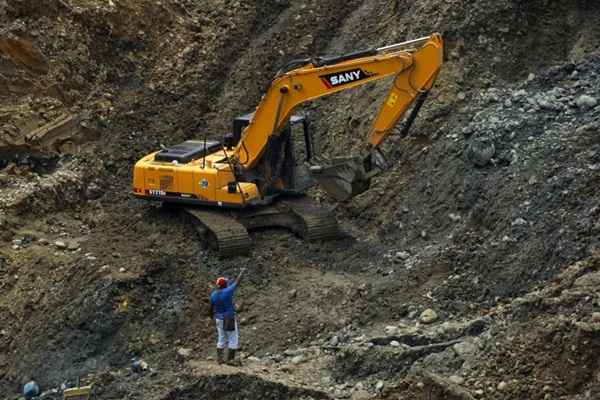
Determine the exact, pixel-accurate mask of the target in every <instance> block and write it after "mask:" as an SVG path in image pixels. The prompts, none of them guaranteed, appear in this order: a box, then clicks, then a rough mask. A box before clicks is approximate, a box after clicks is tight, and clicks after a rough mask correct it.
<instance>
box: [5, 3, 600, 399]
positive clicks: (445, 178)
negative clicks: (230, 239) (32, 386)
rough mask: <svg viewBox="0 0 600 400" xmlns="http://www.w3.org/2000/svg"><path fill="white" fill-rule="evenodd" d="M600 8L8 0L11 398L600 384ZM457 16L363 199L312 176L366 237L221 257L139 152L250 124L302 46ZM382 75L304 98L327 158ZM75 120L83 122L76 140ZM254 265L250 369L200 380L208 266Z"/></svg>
mask: <svg viewBox="0 0 600 400" xmlns="http://www.w3.org/2000/svg"><path fill="white" fill-rule="evenodd" d="M599 18H600V6H598V5H597V4H596V2H594V1H589V0H577V1H572V2H550V1H544V0H533V1H528V2H525V3H523V2H513V1H505V0H501V1H491V0H477V1H474V2H470V3H469V4H463V3H461V2H456V1H450V2H448V1H441V0H425V1H420V2H417V3H415V2H409V1H404V0H397V1H388V0H381V1H359V0H352V1H349V2H346V3H344V4H343V6H341V5H340V2H337V1H333V0H326V1H314V0H308V1H303V2H291V1H285V0H283V1H246V0H243V1H237V2H231V3H230V4H229V3H228V5H227V6H226V7H224V6H223V4H222V2H221V1H217V0H208V1H202V2H200V1H195V0H168V1H160V2H158V1H156V2H148V1H142V0H119V1H117V0H114V1H95V0H52V1H49V2H47V4H45V6H44V7H40V6H39V2H38V1H34V0H11V1H6V0H4V1H3V0H0V26H2V28H0V186H1V187H2V189H1V191H0V228H1V231H0V397H1V398H7V399H14V398H16V397H17V396H18V393H19V388H20V387H21V385H22V384H23V383H24V382H26V381H27V380H28V379H30V378H31V377H32V376H33V377H35V379H36V380H37V381H38V382H40V384H41V385H42V388H43V389H49V388H56V387H59V386H60V384H61V383H62V382H63V381H64V380H74V379H76V378H77V377H78V376H80V377H83V378H85V379H87V380H89V381H93V382H95V383H96V385H97V387H98V390H99V394H100V397H99V398H100V399H115V398H138V397H140V393H142V392H143V393H145V396H146V397H145V398H149V399H175V398H182V399H196V398H198V399H204V398H216V397H223V398H227V399H242V398H284V399H302V398H306V399H308V398H315V399H321V398H323V399H324V398H353V399H354V398H356V399H368V398H373V397H379V398H383V399H390V400H391V399H397V398H416V399H472V398H489V399H515V398H523V399H525V398H531V399H537V398H540V399H543V398H544V397H548V396H549V398H565V399H584V398H594V397H595V396H596V397H597V395H598V393H599V391H600V389H599V388H600V386H599V385H598V383H597V379H596V376H597V375H598V373H599V366H598V363H597V362H596V361H595V359H594V357H593V354H595V353H594V349H596V348H597V347H598V343H597V342H598V334H597V333H598V331H599V330H598V318H600V317H599V316H598V315H597V312H598V310H599V307H600V305H599V303H598V301H597V298H598V296H599V295H600V294H599V293H598V289H597V288H598V285H597V283H598V279H597V276H596V274H597V270H598V260H597V257H598V256H597V254H598V251H599V250H600V242H599V241H598V237H600V236H599V235H598V233H600V230H599V229H600V228H599V225H598V223H597V219H598V216H599V215H600V211H599V210H600V196H599V195H598V191H597V187H598V184H599V183H600V182H599V176H600V175H599V174H598V170H599V169H600V147H599V146H600V143H599V141H598V137H600V136H599V132H600V123H599V121H600V107H599V106H598V101H600V56H599V55H598V50H599V45H600V28H599V26H598V24H597V21H598V19H599ZM435 31H439V32H441V33H442V34H443V36H444V38H445V44H446V61H445V65H444V68H443V70H442V73H441V75H440V78H439V81H438V83H437V84H436V85H435V87H434V88H433V90H432V92H431V95H430V97H429V99H428V101H427V103H426V104H425V106H424V107H423V109H422V111H421V113H420V114H419V117H418V119H417V120H416V122H415V125H414V126H413V128H412V135H410V136H409V137H408V138H406V139H400V138H397V137H395V136H393V137H392V138H390V140H389V141H387V142H386V143H385V145H384V146H383V149H384V150H385V151H386V152H388V153H389V154H390V156H391V157H390V160H391V161H392V162H393V167H392V168H391V169H390V170H389V171H386V172H385V173H384V174H381V175H380V176H378V177H376V178H374V179H373V180H372V182H371V188H370V189H369V190H368V191H366V192H365V193H363V194H361V195H360V196H358V197H357V198H355V199H353V200H351V201H348V202H346V203H344V204H342V205H339V204H337V203H336V202H335V201H333V199H332V198H331V197H329V196H327V195H326V194H325V193H323V192H322V191H319V190H312V191H311V192H310V195H311V196H312V197H313V198H315V199H316V201H317V202H320V203H322V204H323V205H324V206H326V207H331V208H334V209H335V213H336V215H337V218H338V220H339V222H340V225H341V226H342V228H343V230H344V231H345V232H346V233H347V237H346V238H344V239H343V240H340V241H332V242H329V241H328V242H304V241H301V240H300V239H298V238H296V237H294V236H293V235H292V234H289V233H285V232H282V231H273V230H264V231H260V232H256V233H252V235H251V239H252V241H253V250H252V252H251V253H250V254H249V255H248V257H240V258H237V259H234V260H221V259H219V258H218V257H217V256H216V255H215V254H214V253H212V252H210V251H206V250H204V249H203V248H202V246H200V245H199V243H198V239H197V236H196V234H195V232H194V230H193V228H192V227H190V226H188V225H186V224H185V223H182V221H180V219H179V218H178V217H177V215H176V213H173V212H171V211H169V210H167V209H165V208H160V207H157V206H155V205H149V204H146V203H142V202H139V201H137V200H135V199H133V198H132V197H131V196H130V194H129V193H130V179H131V167H132V165H133V163H134V162H135V161H136V160H137V159H139V158H140V157H141V156H142V155H145V154H147V153H148V152H150V151H154V150H156V149H158V148H160V146H161V145H165V146H169V145H173V144H177V143H181V142H183V141H185V140H191V139H197V138H199V137H203V136H204V135H205V134H206V133H208V137H214V138H220V137H222V135H223V134H226V133H229V130H230V129H231V121H232V119H233V117H235V116H237V115H241V114H243V113H245V112H247V111H249V110H252V109H253V107H255V105H256V104H257V103H258V101H259V100H260V97H261V96H262V94H263V93H264V91H265V87H266V86H267V85H268V83H269V81H270V79H271V78H272V77H273V75H274V74H275V72H276V71H277V70H278V69H279V68H280V67H281V66H282V65H284V64H285V63H286V62H287V61H289V60H290V59H293V58H305V57H309V56H313V55H336V54H343V53H346V52H349V51H354V50H360V49H366V48H370V47H376V46H382V45H386V44H390V43H395V42H400V41H403V40H406V39H411V38H416V37H420V36H423V35H426V34H429V33H431V32H435ZM385 90H386V89H385V87H383V86H381V85H369V86H366V87H362V88H360V89H357V90H354V91H349V92H345V93H341V94H339V95H336V96H333V97H331V98H328V99H322V100H319V101H316V102H315V103H312V104H309V105H306V106H305V107H303V109H302V110H301V111H303V112H304V113H305V114H306V115H307V116H308V117H309V118H310V119H311V122H312V127H313V129H314V130H315V133H316V135H315V136H316V138H317V139H318V142H319V146H318V149H319V150H320V151H321V153H322V155H323V156H327V157H333V156H349V155H356V154H357V152H358V150H360V149H362V145H363V143H364V139H365V137H364V136H363V135H361V132H364V133H365V134H366V132H367V130H368V127H369V125H370V121H371V119H372V118H373V116H374V115H375V112H376V110H377V109H378V108H379V106H380V104H381V103H380V101H381V99H382V98H383V96H384V93H385ZM64 115H72V116H76V117H79V116H84V117H85V118H84V120H83V125H82V124H81V123H80V124H79V126H78V127H76V129H73V130H68V131H69V132H73V135H72V136H70V134H66V136H64V135H63V133H64V132H63V131H61V130H60V129H57V130H54V129H55V128H53V127H54V126H59V125H61V124H60V123H58V125H53V124H55V123H56V121H61V118H64V117H63V116H64ZM46 128H47V129H46ZM88 130H89V132H88ZM32 132H34V133H35V132H37V133H40V132H48V135H49V136H48V138H49V141H48V142H46V143H41V142H40V143H41V148H40V147H39V145H40V143H38V144H37V145H36V146H38V147H35V146H34V148H32V147H31V145H32V143H31V142H27V141H26V140H25V139H26V137H27V136H28V135H30V134H31V133H32ZM348 132H353V134H351V135H349V134H348ZM88 133H89V135H88ZM54 134H56V136H54ZM34 136H36V137H38V135H34ZM41 136H44V135H40V137H41ZM56 138H58V139H59V140H58V141H57V142H55V141H54V139H56ZM42 142H43V141H42ZM63 142H66V146H65V147H63V146H62V145H63V144H64V143H63ZM69 142H72V143H69ZM34 144H35V143H34ZM71 144H74V145H75V147H76V149H75V150H73V148H72V147H70V146H71ZM242 265H246V266H248V268H249V274H248V276H247V278H246V280H245V281H244V283H243V285H242V287H241V289H240V293H239V295H238V297H239V298H238V302H239V305H240V313H239V314H240V325H241V330H242V342H243V349H242V351H241V353H243V356H244V357H245V358H244V359H245V360H246V362H245V366H244V367H243V369H242V370H240V371H237V370H235V371H229V372H227V373H224V374H220V373H216V372H214V371H213V372H214V373H213V375H210V374H207V373H205V372H203V375H202V376H192V375H190V374H191V373H192V371H193V370H194V365H197V363H199V362H201V363H203V364H202V365H203V366H205V367H206V368H207V369H209V370H210V369H211V368H213V363H214V360H212V359H211V357H214V354H213V353H214V349H213V347H214V337H213V335H214V332H213V330H214V329H213V325H212V322H211V321H210V319H209V318H208V317H207V316H206V307H207V299H206V298H207V294H208V285H209V284H210V282H212V281H213V280H214V279H215V278H216V277H217V276H221V275H226V276H235V275H236V274H237V273H238V271H239V268H240V266H242ZM426 309H432V310H435V312H436V318H437V319H435V320H434V321H433V322H430V323H429V324H426V323H423V322H422V321H421V313H422V312H423V311H425V310H426ZM462 321H485V323H483V322H478V323H474V324H473V325H470V324H469V323H463V322H462ZM392 328H393V329H392ZM369 338H370V339H369ZM455 340H460V343H455V342H454V341H455ZM444 343H445V344H447V346H446V347H444V346H441V347H440V348H432V347H428V346H431V345H436V344H444ZM450 343H453V344H450ZM404 346H407V347H409V348H417V349H419V348H421V347H422V348H423V349H427V351H424V352H418V351H417V352H416V353H414V352H413V353H411V352H410V351H409V350H406V349H404ZM343 349H350V351H348V352H344V350H343ZM357 349H359V350H360V351H358V350H357ZM430 350H431V351H430ZM403 351H408V353H405V352H404V353H403ZM133 357H140V358H143V359H144V360H146V361H147V362H148V364H149V366H150V370H149V371H146V372H145V373H144V374H135V373H133V372H131V371H130V364H131V358H133ZM565 366H568V368H565ZM203 368H204V367H203ZM214 368H215V370H216V369H217V368H218V367H216V366H215V367H214ZM250 372H251V373H250ZM303 388H312V390H314V391H312V390H309V389H303Z"/></svg>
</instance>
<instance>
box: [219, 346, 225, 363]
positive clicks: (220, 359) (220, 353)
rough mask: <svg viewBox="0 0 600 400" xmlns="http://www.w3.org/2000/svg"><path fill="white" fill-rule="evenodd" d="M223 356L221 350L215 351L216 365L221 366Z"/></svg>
mask: <svg viewBox="0 0 600 400" xmlns="http://www.w3.org/2000/svg"><path fill="white" fill-rule="evenodd" d="M223 355H224V352H223V349H217V363H218V364H223V361H224V358H223Z"/></svg>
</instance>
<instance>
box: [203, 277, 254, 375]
mask: <svg viewBox="0 0 600 400" xmlns="http://www.w3.org/2000/svg"><path fill="white" fill-rule="evenodd" d="M245 271H246V269H245V268H242V270H241V271H240V274H239V275H238V277H237V279H236V280H234V281H233V282H230V283H229V285H228V284H227V283H228V282H227V280H226V279H225V278H224V277H220V278H218V279H217V288H216V289H215V290H213V292H212V293H211V294H210V305H211V311H212V315H213V317H214V319H215V323H216V325H217V335H218V340H217V362H218V363H219V364H222V363H223V355H224V351H225V350H224V349H225V340H227V347H228V350H229V351H228V352H227V364H234V363H235V352H236V351H237V349H238V324H237V321H236V319H235V309H234V306H233V295H234V294H235V290H236V289H237V287H238V285H239V283H240V281H241V280H242V276H243V275H244V272H245Z"/></svg>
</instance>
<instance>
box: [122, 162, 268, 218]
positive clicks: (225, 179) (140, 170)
mask: <svg viewBox="0 0 600 400" xmlns="http://www.w3.org/2000/svg"><path fill="white" fill-rule="evenodd" d="M155 155H156V153H152V154H150V155H148V156H146V157H144V158H142V159H141V160H140V161H138V162H137V163H136V165H135V168H134V172H133V192H134V193H133V194H134V195H136V196H138V197H142V198H150V199H152V198H155V199H156V200H167V201H169V200H171V201H182V202H198V203H203V202H206V203H210V204H215V205H221V206H233V207H239V206H244V205H245V204H246V203H248V202H251V201H252V200H253V199H256V198H259V197H260V195H259V192H258V188H257V187H256V185H255V184H253V183H249V182H239V183H238V184H236V185H235V192H233V193H230V187H229V183H230V182H235V178H234V176H233V173H232V172H231V169H230V166H229V164H228V163H227V162H226V161H225V162H223V158H224V157H223V153H222V152H219V153H218V154H209V155H207V156H206V160H203V159H199V160H194V161H192V162H190V163H187V164H173V163H168V162H160V161H154V156H155Z"/></svg>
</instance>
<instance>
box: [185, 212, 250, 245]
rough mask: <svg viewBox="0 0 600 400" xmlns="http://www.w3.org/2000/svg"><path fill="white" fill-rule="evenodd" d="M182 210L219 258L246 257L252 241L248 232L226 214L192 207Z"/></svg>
mask: <svg viewBox="0 0 600 400" xmlns="http://www.w3.org/2000/svg"><path fill="white" fill-rule="evenodd" d="M184 210H185V212H187V213H188V214H189V215H191V216H192V217H193V218H194V222H195V223H196V224H197V225H196V226H197V229H198V232H199V233H200V234H201V235H202V236H203V237H204V238H205V239H206V240H207V241H208V244H209V246H210V247H211V248H212V249H214V250H217V251H218V252H219V254H220V255H221V256H223V257H232V256H236V255H246V254H248V252H249V251H250V248H251V246H252V241H251V240H250V236H249V235H248V231H247V230H246V228H245V227H244V225H242V224H240V223H239V222H237V221H236V219H235V218H232V217H231V216H230V215H229V214H228V213H227V212H224V211H221V210H211V209H204V208H192V207H185V208H184Z"/></svg>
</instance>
